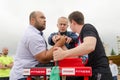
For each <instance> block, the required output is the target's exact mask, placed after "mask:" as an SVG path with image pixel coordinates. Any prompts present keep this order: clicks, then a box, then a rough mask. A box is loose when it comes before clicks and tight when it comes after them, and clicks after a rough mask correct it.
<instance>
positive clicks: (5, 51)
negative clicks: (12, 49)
mask: <svg viewBox="0 0 120 80" xmlns="http://www.w3.org/2000/svg"><path fill="white" fill-rule="evenodd" d="M2 53H3V55H7V54H8V48H6V47H4V48H3V49H2Z"/></svg>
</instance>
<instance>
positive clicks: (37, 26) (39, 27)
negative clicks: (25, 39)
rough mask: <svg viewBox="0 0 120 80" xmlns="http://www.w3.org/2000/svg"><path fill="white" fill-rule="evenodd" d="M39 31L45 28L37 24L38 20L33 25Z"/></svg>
mask: <svg viewBox="0 0 120 80" xmlns="http://www.w3.org/2000/svg"><path fill="white" fill-rule="evenodd" d="M34 26H35V27H36V28H37V29H38V30H39V31H43V30H44V29H45V26H42V25H39V23H38V22H36V23H35V25H34Z"/></svg>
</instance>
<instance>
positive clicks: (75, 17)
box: [68, 11, 84, 25]
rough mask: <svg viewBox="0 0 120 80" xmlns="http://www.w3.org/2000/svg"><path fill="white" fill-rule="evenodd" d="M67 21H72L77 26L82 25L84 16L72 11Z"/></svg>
mask: <svg viewBox="0 0 120 80" xmlns="http://www.w3.org/2000/svg"><path fill="white" fill-rule="evenodd" d="M68 19H69V21H70V22H71V21H72V20H74V21H75V22H76V23H77V24H80V25H83V24H84V15H83V14H82V13H81V12H79V11H74V12H72V13H71V14H70V15H69V16H68Z"/></svg>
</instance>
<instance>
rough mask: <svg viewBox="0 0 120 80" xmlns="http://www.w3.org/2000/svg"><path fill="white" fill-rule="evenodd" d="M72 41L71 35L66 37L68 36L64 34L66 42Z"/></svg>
mask: <svg viewBox="0 0 120 80" xmlns="http://www.w3.org/2000/svg"><path fill="white" fill-rule="evenodd" d="M71 41H72V38H71V37H68V36H66V43H68V44H69V43H70V42H71Z"/></svg>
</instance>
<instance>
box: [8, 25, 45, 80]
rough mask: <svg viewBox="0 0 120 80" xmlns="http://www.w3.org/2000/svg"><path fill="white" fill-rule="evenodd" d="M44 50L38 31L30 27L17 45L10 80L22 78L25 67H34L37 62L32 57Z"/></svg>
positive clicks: (42, 40)
mask: <svg viewBox="0 0 120 80" xmlns="http://www.w3.org/2000/svg"><path fill="white" fill-rule="evenodd" d="M44 50H46V43H45V40H44V38H43V37H42V36H41V35H40V31H39V30H37V29H36V28H35V27H33V26H31V25H30V26H29V27H28V28H27V29H26V31H25V33H24V36H23V38H22V40H21V41H20V43H19V45H18V48H17V52H16V56H15V59H14V66H13V67H12V70H11V72H10V80H18V79H20V78H24V76H23V69H24V68H25V67H35V65H37V64H38V61H37V60H36V59H35V58H34V56H35V55H36V54H38V53H40V52H42V51H44Z"/></svg>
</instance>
